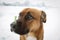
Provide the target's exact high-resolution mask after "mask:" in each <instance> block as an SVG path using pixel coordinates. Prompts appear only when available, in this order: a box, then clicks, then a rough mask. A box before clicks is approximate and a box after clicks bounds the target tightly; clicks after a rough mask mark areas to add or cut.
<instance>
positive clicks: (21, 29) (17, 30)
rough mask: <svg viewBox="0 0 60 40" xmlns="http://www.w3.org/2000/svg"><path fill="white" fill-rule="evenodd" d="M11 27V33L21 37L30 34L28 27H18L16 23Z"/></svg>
mask: <svg viewBox="0 0 60 40" xmlns="http://www.w3.org/2000/svg"><path fill="white" fill-rule="evenodd" d="M10 26H11V32H15V33H17V34H19V35H25V34H27V33H28V32H29V29H27V28H26V27H21V25H17V24H15V23H14V22H13V23H12V24H11V25H10Z"/></svg>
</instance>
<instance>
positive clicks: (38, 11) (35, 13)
mask: <svg viewBox="0 0 60 40" xmlns="http://www.w3.org/2000/svg"><path fill="white" fill-rule="evenodd" d="M28 12H30V13H31V15H34V16H40V15H41V10H38V9H33V8H26V9H24V10H22V11H21V15H23V16H24V15H27V13H28Z"/></svg>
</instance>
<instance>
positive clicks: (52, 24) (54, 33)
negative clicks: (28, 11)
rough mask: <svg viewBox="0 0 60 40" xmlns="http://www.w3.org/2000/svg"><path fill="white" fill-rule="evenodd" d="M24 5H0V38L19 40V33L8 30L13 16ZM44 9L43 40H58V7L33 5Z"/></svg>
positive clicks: (59, 32) (59, 21)
mask: <svg viewBox="0 0 60 40" xmlns="http://www.w3.org/2000/svg"><path fill="white" fill-rule="evenodd" d="M24 8H25V7H20V6H0V40H19V35H18V34H15V33H13V32H11V31H10V23H11V22H13V21H14V16H18V14H19V12H20V11H21V10H23V9H24ZM35 8H37V9H39V10H44V11H45V12H46V14H47V22H46V24H44V40H60V8H47V7H41V8H38V7H35Z"/></svg>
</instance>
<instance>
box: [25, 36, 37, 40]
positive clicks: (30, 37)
mask: <svg viewBox="0 0 60 40" xmlns="http://www.w3.org/2000/svg"><path fill="white" fill-rule="evenodd" d="M26 40H37V38H36V37H33V36H28V37H27V38H26Z"/></svg>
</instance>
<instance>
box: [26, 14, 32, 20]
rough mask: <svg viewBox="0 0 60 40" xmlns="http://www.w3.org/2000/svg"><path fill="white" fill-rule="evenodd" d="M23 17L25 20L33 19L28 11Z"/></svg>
mask: <svg viewBox="0 0 60 40" xmlns="http://www.w3.org/2000/svg"><path fill="white" fill-rule="evenodd" d="M25 19H26V20H31V19H33V17H32V15H31V14H30V13H28V14H27V15H26V16H25Z"/></svg>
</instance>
